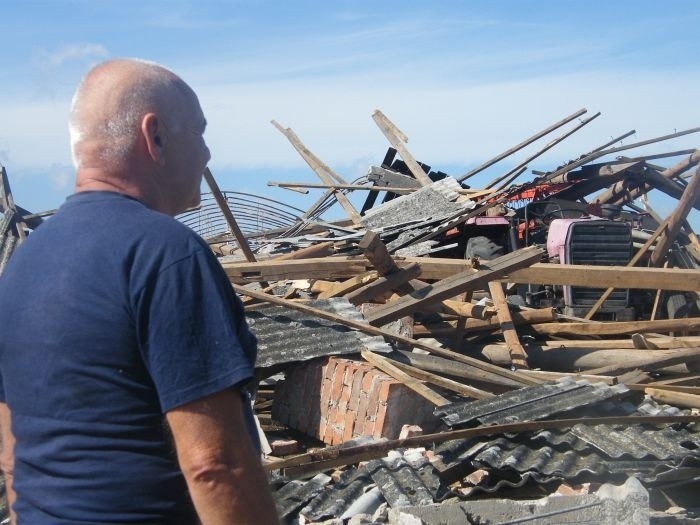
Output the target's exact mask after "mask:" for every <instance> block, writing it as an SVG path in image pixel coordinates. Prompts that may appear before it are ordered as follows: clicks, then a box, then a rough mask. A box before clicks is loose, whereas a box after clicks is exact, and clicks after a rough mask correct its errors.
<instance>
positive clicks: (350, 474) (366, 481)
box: [299, 468, 373, 521]
mask: <svg viewBox="0 0 700 525" xmlns="http://www.w3.org/2000/svg"><path fill="white" fill-rule="evenodd" d="M371 485H373V481H372V478H371V477H370V475H369V473H368V472H367V471H366V470H365V469H358V468H353V469H350V470H348V471H346V472H344V473H343V475H342V476H341V478H340V479H339V480H338V482H337V483H335V484H333V485H332V486H330V487H327V488H326V490H324V491H323V492H321V493H320V494H318V495H317V496H316V497H315V498H314V499H312V500H311V501H310V502H309V503H308V504H307V505H306V506H305V507H304V508H303V509H301V511H300V512H299V516H303V517H304V518H305V519H307V520H309V521H322V520H324V519H327V518H333V517H335V516H340V515H341V514H342V513H343V512H344V511H345V510H346V509H347V508H348V507H350V505H351V504H352V503H353V502H354V501H355V500H356V499H357V498H359V497H360V496H361V495H362V494H363V493H364V492H365V491H366V490H367V489H368V488H369V487H370V486H371Z"/></svg>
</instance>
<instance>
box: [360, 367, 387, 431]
mask: <svg viewBox="0 0 700 525" xmlns="http://www.w3.org/2000/svg"><path fill="white" fill-rule="evenodd" d="M386 380H387V376H385V375H384V374H377V375H376V376H375V377H374V379H373V381H372V386H371V387H370V389H369V392H368V393H367V411H366V412H365V417H364V426H363V427H362V434H361V435H363V436H371V435H372V434H373V433H374V423H375V421H376V419H377V410H378V409H379V390H380V389H381V387H382V383H383V382H384V381H386Z"/></svg>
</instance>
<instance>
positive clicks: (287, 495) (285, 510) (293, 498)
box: [272, 474, 331, 520]
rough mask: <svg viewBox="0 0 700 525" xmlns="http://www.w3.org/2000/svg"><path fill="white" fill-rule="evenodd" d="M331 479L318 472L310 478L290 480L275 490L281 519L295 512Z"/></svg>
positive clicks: (275, 498)
mask: <svg viewBox="0 0 700 525" xmlns="http://www.w3.org/2000/svg"><path fill="white" fill-rule="evenodd" d="M330 481H331V477H330V476H327V475H326V474H318V475H316V476H314V477H313V478H311V479H310V480H308V481H306V482H303V481H296V480H294V481H290V482H289V483H287V484H285V485H283V486H282V487H280V488H279V489H278V490H276V491H274V492H273V494H272V495H273V498H274V500H275V505H276V506H277V512H278V514H279V517H280V519H283V520H284V519H286V518H288V517H289V516H291V515H292V514H294V513H295V512H296V511H297V510H298V509H299V508H300V507H301V506H302V505H304V504H305V503H307V502H308V501H310V500H311V499H312V498H313V497H315V496H316V495H317V494H319V493H320V492H321V491H322V490H323V489H324V487H325V486H326V485H328V483H329V482H330Z"/></svg>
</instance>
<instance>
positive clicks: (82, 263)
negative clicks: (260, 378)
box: [0, 192, 256, 524]
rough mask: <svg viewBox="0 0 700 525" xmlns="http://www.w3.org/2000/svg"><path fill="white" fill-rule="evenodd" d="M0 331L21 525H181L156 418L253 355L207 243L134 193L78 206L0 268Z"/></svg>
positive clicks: (242, 370)
mask: <svg viewBox="0 0 700 525" xmlns="http://www.w3.org/2000/svg"><path fill="white" fill-rule="evenodd" d="M0 327H2V328H1V331H0V398H1V399H3V400H4V401H5V402H6V403H7V404H8V406H9V407H10V410H11V412H12V430H13V432H14V434H15V437H16V438H17V445H16V448H15V490H16V492H17V502H16V504H15V507H14V508H15V510H16V512H17V514H18V517H19V520H20V523H29V524H35V523H36V524H38V523H41V524H65V523H83V522H86V523H115V522H119V523H188V522H191V520H193V519H194V518H193V515H192V507H191V503H190V500H189V496H188V493H187V489H186V485H185V482H184V478H183V476H182V474H181V472H180V470H179V469H178V466H177V461H176V458H175V453H174V446H173V444H172V439H171V437H170V436H169V433H168V430H167V425H166V423H165V420H164V416H163V414H164V413H165V412H167V411H168V410H170V409H172V408H175V407H178V406H180V405H183V404H185V403H188V402H191V401H194V400H197V399H199V398H202V397H204V396H207V395H209V394H213V393H215V392H219V391H221V390H224V389H226V388H229V387H231V386H233V385H239V384H242V383H243V382H245V381H246V380H248V379H249V378H250V377H252V375H253V364H254V362H255V352H256V350H255V348H256V347H255V339H254V337H253V335H252V334H251V333H250V332H249V330H248V327H247V325H246V322H245V318H244V313H243V308H242V305H241V303H240V301H239V300H238V298H237V297H236V296H235V294H234V293H233V291H232V289H231V286H230V283H229V281H228V279H227V278H226V275H225V273H224V271H223V269H222V268H221V266H220V265H219V263H218V262H217V261H216V258H215V257H214V256H213V254H212V253H211V251H210V250H209V248H208V246H207V245H206V243H204V242H203V241H202V240H201V238H199V237H198V236H197V235H196V234H194V233H193V232H192V231H191V230H189V229H188V228H187V227H185V226H184V225H182V224H181V223H179V222H178V221H176V220H174V219H173V218H171V217H168V216H166V215H163V214H161V213H157V212H154V211H152V210H149V209H147V208H146V207H145V206H143V205H142V204H141V203H140V202H138V201H136V200H134V199H131V198H129V197H126V196H123V195H120V194H117V193H112V192H85V193H78V194H76V195H73V196H71V197H69V198H68V200H67V201H66V203H65V204H64V205H63V206H62V207H61V209H60V210H59V211H58V212H57V213H56V215H55V216H54V217H52V218H51V219H49V220H48V221H47V222H46V223H45V224H43V225H42V226H41V227H40V228H38V229H37V230H36V231H35V232H34V233H32V234H31V235H30V236H29V238H28V239H27V240H26V242H25V243H24V244H23V245H21V246H20V248H18V249H17V250H16V252H15V254H14V256H13V257H12V259H11V260H10V262H9V264H8V266H7V267H6V270H5V272H4V273H3V275H2V277H1V278H0ZM246 405H247V404H246ZM246 416H247V417H250V412H248V413H247V414H246ZM249 426H250V425H249ZM241 431H242V432H245V431H248V432H251V433H252V429H251V428H246V429H241Z"/></svg>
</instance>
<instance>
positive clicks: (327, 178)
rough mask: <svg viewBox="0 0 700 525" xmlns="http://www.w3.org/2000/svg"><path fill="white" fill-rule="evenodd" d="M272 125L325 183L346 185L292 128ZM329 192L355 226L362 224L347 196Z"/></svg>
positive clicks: (274, 123) (275, 123)
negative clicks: (335, 182)
mask: <svg viewBox="0 0 700 525" xmlns="http://www.w3.org/2000/svg"><path fill="white" fill-rule="evenodd" d="M272 125H273V126H275V127H276V128H277V129H278V130H279V131H280V132H281V133H282V134H283V135H284V136H285V137H287V140H288V141H289V142H290V143H291V144H292V146H293V147H294V149H295V150H297V152H299V155H301V157H302V158H303V159H304V160H305V161H306V163H307V164H308V165H309V167H310V168H311V169H312V170H313V171H314V173H316V175H318V177H319V178H320V179H321V180H322V181H323V182H324V183H325V184H329V185H333V184H334V180H333V179H335V181H337V182H340V183H341V184H345V181H344V180H343V179H342V177H340V176H339V175H337V174H336V173H335V172H334V171H333V170H332V169H330V168H329V167H328V166H326V164H324V163H323V162H322V161H321V160H320V159H319V158H318V157H317V156H316V155H314V154H313V153H312V152H311V150H309V149H308V148H307V147H306V146H305V145H304V144H303V143H302V142H301V140H300V139H299V137H298V136H297V135H296V133H294V131H292V129H291V128H283V127H282V126H281V125H280V124H279V123H278V122H277V121H275V120H272ZM329 191H332V192H333V195H335V198H336V199H338V204H340V205H341V206H342V207H343V209H344V210H345V213H347V214H348V217H349V218H350V219H351V220H352V222H353V223H355V224H360V214H359V213H357V210H356V209H355V207H354V206H353V205H352V204H351V203H350V201H349V200H348V198H347V197H346V196H345V194H344V193H343V192H342V191H340V190H334V189H331V190H329Z"/></svg>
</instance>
